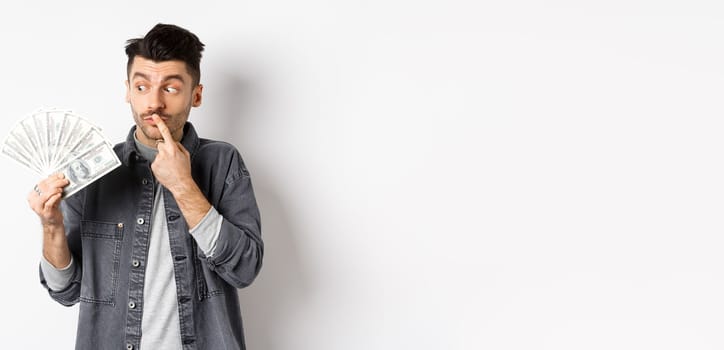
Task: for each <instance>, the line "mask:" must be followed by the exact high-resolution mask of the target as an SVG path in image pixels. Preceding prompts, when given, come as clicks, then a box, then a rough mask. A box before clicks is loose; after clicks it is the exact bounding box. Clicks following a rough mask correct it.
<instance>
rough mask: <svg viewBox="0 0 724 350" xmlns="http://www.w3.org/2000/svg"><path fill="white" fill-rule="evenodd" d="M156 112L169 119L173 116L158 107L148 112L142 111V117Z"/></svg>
mask: <svg viewBox="0 0 724 350" xmlns="http://www.w3.org/2000/svg"><path fill="white" fill-rule="evenodd" d="M154 114H157V115H158V116H159V117H164V118H167V119H168V118H171V115H170V114H167V113H163V112H162V111H160V110H158V109H154V110H152V111H148V112H146V113H142V114H141V118H146V117H150V116H152V115H154Z"/></svg>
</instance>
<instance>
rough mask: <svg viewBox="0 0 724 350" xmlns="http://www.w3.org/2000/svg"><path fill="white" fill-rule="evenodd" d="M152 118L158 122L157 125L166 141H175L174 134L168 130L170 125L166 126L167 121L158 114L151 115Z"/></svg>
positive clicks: (169, 142)
mask: <svg viewBox="0 0 724 350" xmlns="http://www.w3.org/2000/svg"><path fill="white" fill-rule="evenodd" d="M151 118H152V119H153V122H154V123H156V127H157V128H158V131H159V132H161V136H163V141H164V143H168V144H171V143H173V142H174V141H173V136H172V135H171V131H169V130H168V126H166V123H165V122H164V121H163V119H161V117H159V116H158V114H153V115H151Z"/></svg>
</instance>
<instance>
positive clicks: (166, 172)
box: [151, 114, 193, 192]
mask: <svg viewBox="0 0 724 350" xmlns="http://www.w3.org/2000/svg"><path fill="white" fill-rule="evenodd" d="M151 118H153V121H154V122H155V123H156V127H157V128H158V131H160V132H161V135H162V136H163V139H161V140H156V148H157V149H158V154H157V155H156V160H154V161H153V163H152V164H151V170H152V171H153V175H154V176H156V180H158V182H160V183H161V185H163V187H166V188H168V189H169V190H170V191H171V192H176V190H181V189H182V188H183V187H184V186H188V184H189V181H190V182H193V178H192V177H191V155H190V154H189V151H187V150H186V148H184V146H183V145H181V143H180V142H176V141H174V139H173V136H171V132H170V131H169V130H168V127H167V126H166V123H164V122H163V120H162V119H161V118H160V117H159V116H158V115H155V114H154V115H153V116H151Z"/></svg>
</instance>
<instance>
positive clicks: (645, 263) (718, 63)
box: [0, 0, 724, 350]
mask: <svg viewBox="0 0 724 350" xmlns="http://www.w3.org/2000/svg"><path fill="white" fill-rule="evenodd" d="M229 3H230V2H229ZM13 6H15V7H14V9H13V8H6V9H4V10H3V11H2V12H1V13H0V33H2V40H1V41H0V45H2V51H1V54H0V69H1V70H2V73H1V74H0V79H2V83H1V84H0V98H2V107H3V109H2V115H1V117H2V118H0V132H1V133H2V134H5V133H7V131H8V130H9V129H10V127H11V126H12V125H13V124H14V123H15V122H16V121H17V120H18V119H20V118H21V117H23V116H24V115H25V114H27V113H29V112H31V111H32V110H34V109H36V108H38V107H40V106H48V107H49V106H57V107H66V108H72V109H74V110H75V111H76V112H78V113H79V114H81V115H84V116H86V117H88V118H89V119H91V120H93V121H94V122H96V123H97V124H99V125H100V126H102V127H103V130H104V133H105V134H106V136H107V137H109V138H110V139H111V140H113V141H114V142H117V141H121V140H122V139H123V138H124V137H125V135H126V133H127V131H128V128H129V127H130V126H131V125H132V119H131V115H130V112H129V108H128V106H127V105H126V104H125V102H124V93H125V90H124V85H123V82H124V79H125V62H126V57H125V54H124V52H123V47H124V43H125V40H126V39H129V38H132V37H138V36H142V35H143V34H144V33H145V32H146V31H148V29H150V28H151V27H152V26H153V25H154V24H155V23H157V22H166V23H175V24H178V25H181V26H184V27H186V28H188V29H190V30H192V31H194V32H195V33H197V34H198V35H199V37H200V38H201V39H202V41H204V42H205V43H206V44H207V50H206V52H205V56H204V59H203V60H202V83H204V84H205V90H204V91H205V95H204V98H205V100H204V103H203V105H202V106H201V107H200V108H198V109H195V110H193V111H192V115H191V121H192V122H194V123H195V125H196V127H197V130H198V131H199V133H200V134H201V135H202V136H204V137H208V138H215V139H223V140H226V141H229V142H231V143H233V144H234V145H236V146H237V147H238V148H239V149H240V150H241V152H242V155H243V156H244V158H245V160H246V162H247V165H248V167H249V169H250V170H251V173H252V179H253V182H254V186H255V190H256V193H257V196H258V201H259V205H260V208H261V211H262V216H263V235H264V238H265V241H266V255H265V263H264V268H263V270H262V274H261V275H260V277H259V278H258V279H257V281H256V282H255V284H254V285H253V286H252V287H249V288H247V289H244V290H242V291H241V293H240V299H241V303H242V309H243V310H242V312H243V316H244V321H245V329H246V335H247V345H248V347H249V348H250V349H255V350H281V349H290V350H291V349H294V350H300V349H308V350H320V349H324V350H327V349H328V350H338V349H345V350H346V349H557V350H559V349H722V348H724V337H722V331H721V330H722V328H723V327H724V275H723V273H724V254H722V253H721V251H722V247H724V239H722V230H723V229H724V225H723V223H722V212H724V181H722V180H723V179H724V166H722V149H723V148H724V137H723V136H724V135H722V131H723V130H724V129H723V128H724V121H723V120H722V117H721V115H722V103H721V101H722V95H723V94H724V91H723V89H724V84H723V81H724V79H723V78H724V50H723V46H722V43H723V42H724V40H723V39H722V33H724V28H723V27H724V5H721V2H718V1H643V0H628V1H619V0H614V1H586V2H582V1H545V2H543V1H533V0H518V1H468V2H465V1H442V0H440V1H412V0H408V1H404V0H387V1H331V0H328V1H321V0H312V1H304V2H299V1H291V0H288V1H257V2H243V1H242V2H235V4H233V5H230V4H227V3H226V2H223V3H222V2H215V1H203V2H201V1H197V2H152V1H143V2H140V1H124V2H113V3H110V4H103V3H101V2H87V3H85V4H72V3H67V2H53V1H45V2H43V3H37V2H33V1H29V2H25V3H23V4H22V5H21V4H19V3H16V4H15V5H13ZM0 161H1V162H2V163H1V164H2V169H3V171H2V174H3V175H2V176H3V181H2V182H3V184H4V191H3V193H4V195H3V196H2V208H3V209H4V210H3V221H2V222H3V223H4V229H3V232H4V235H3V236H4V238H3V240H2V242H3V247H4V248H3V252H2V254H1V255H0V276H2V280H3V283H2V288H0V301H2V302H3V308H2V312H0V315H1V316H0V318H1V320H0V321H1V322H2V327H0V339H2V344H3V345H2V347H3V348H15V349H48V348H54V349H70V348H72V346H73V345H72V344H73V342H74V336H75V328H76V320H77V307H73V308H65V307H62V306H60V305H59V304H56V303H55V302H53V301H52V300H51V299H50V298H49V297H48V296H47V294H46V292H45V291H44V290H43V289H42V288H41V286H40V285H39V283H38V277H37V263H38V258H39V256H40V243H41V242H40V238H41V236H40V231H39V225H38V223H37V219H36V218H35V217H34V214H33V213H32V212H31V211H30V209H28V208H27V205H26V201H25V196H26V194H27V193H28V192H29V191H30V189H31V188H32V186H33V184H34V183H35V182H36V181H37V180H38V178H37V177H36V176H35V175H34V174H33V173H31V172H29V171H27V170H25V169H23V168H22V167H21V166H19V165H17V164H15V163H14V162H12V161H11V160H9V159H8V158H4V157H3V158H2V159H0Z"/></svg>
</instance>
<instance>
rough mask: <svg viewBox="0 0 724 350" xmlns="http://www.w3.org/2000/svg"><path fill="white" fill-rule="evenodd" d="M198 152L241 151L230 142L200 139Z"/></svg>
mask: <svg viewBox="0 0 724 350" xmlns="http://www.w3.org/2000/svg"><path fill="white" fill-rule="evenodd" d="M197 152H235V153H238V152H239V150H238V149H237V148H236V146H234V145H232V144H231V143H229V142H226V141H221V140H213V139H205V138H199V147H198V149H197Z"/></svg>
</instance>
